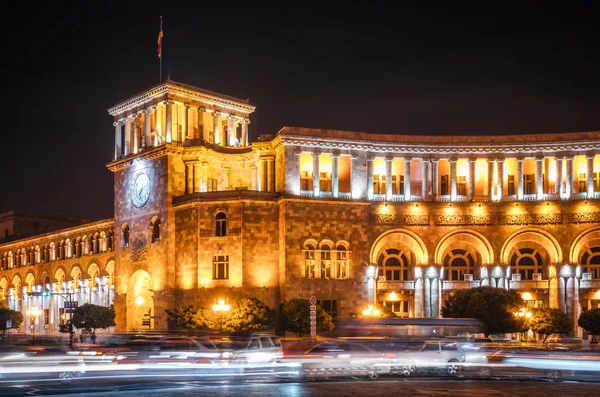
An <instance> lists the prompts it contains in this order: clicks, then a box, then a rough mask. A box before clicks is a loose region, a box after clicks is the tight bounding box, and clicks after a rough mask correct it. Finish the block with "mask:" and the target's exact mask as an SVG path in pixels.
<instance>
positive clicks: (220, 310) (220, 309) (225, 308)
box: [212, 299, 231, 332]
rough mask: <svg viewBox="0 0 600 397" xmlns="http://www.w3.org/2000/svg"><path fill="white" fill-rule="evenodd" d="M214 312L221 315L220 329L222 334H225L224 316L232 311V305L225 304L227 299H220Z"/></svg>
mask: <svg viewBox="0 0 600 397" xmlns="http://www.w3.org/2000/svg"><path fill="white" fill-rule="evenodd" d="M212 309H213V312H217V314H218V315H219V327H220V328H221V332H223V314H224V313H225V312H228V311H229V310H231V306H230V305H226V304H225V299H219V300H218V303H217V304H216V305H213V307H212Z"/></svg>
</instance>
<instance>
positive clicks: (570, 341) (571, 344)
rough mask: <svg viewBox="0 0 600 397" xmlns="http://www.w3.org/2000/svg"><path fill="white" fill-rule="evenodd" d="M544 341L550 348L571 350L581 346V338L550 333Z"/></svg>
mask: <svg viewBox="0 0 600 397" xmlns="http://www.w3.org/2000/svg"><path fill="white" fill-rule="evenodd" d="M545 343H546V346H548V348H549V349H550V350H555V351H571V350H576V349H579V348H581V345H582V340H581V338H571V337H568V336H563V335H550V336H549V337H548V339H546V342H545Z"/></svg>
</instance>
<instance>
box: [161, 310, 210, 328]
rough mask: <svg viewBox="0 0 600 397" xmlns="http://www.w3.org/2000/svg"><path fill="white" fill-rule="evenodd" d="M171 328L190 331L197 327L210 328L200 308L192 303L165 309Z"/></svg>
mask: <svg viewBox="0 0 600 397" xmlns="http://www.w3.org/2000/svg"><path fill="white" fill-rule="evenodd" d="M165 312H166V313H167V324H168V327H169V329H171V330H175V329H186V330H188V331H190V332H192V331H194V330H197V329H206V328H208V325H207V322H206V321H205V320H204V318H203V317H202V314H201V313H200V309H198V308H197V307H194V306H192V305H189V306H178V307H176V308H174V309H167V310H165Z"/></svg>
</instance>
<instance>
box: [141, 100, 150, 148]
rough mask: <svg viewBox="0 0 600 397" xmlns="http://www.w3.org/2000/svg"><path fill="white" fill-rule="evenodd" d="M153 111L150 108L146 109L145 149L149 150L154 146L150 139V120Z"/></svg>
mask: <svg viewBox="0 0 600 397" xmlns="http://www.w3.org/2000/svg"><path fill="white" fill-rule="evenodd" d="M151 112H152V110H151V109H150V108H147V109H144V145H143V146H144V149H146V150H148V148H150V147H151V146H152V141H151V139H150V132H151V131H150V118H151Z"/></svg>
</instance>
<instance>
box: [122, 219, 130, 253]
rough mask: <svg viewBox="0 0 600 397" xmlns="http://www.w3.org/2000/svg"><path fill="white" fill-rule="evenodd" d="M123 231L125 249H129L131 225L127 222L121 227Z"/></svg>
mask: <svg viewBox="0 0 600 397" xmlns="http://www.w3.org/2000/svg"><path fill="white" fill-rule="evenodd" d="M121 231H122V234H123V241H122V243H123V244H122V245H123V248H127V247H129V224H128V223H127V222H125V223H124V224H123V225H122V226H121Z"/></svg>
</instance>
